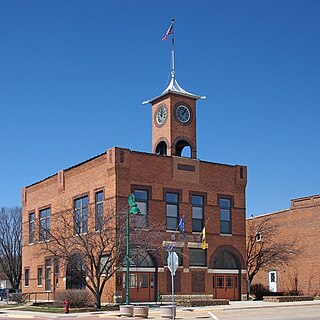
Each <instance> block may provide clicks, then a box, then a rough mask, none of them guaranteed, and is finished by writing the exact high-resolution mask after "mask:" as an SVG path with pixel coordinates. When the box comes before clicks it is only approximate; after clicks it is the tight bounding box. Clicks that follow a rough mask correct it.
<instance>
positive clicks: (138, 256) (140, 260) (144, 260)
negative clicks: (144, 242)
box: [123, 249, 155, 268]
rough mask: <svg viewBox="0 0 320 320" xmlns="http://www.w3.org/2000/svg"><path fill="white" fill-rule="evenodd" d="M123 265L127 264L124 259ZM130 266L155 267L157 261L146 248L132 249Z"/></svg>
mask: <svg viewBox="0 0 320 320" xmlns="http://www.w3.org/2000/svg"><path fill="white" fill-rule="evenodd" d="M123 265H126V261H125V260H124V262H123ZM130 266H131V267H142V268H143V267H145V268H148V267H149V268H150V267H151V268H154V267H155V263H154V260H153V258H152V256H151V255H150V254H149V253H148V252H146V251H145V250H139V249H131V252H130Z"/></svg>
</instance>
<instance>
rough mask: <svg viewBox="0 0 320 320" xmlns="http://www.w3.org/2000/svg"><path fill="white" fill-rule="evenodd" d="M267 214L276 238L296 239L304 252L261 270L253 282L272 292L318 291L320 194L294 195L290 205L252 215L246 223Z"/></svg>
mask: <svg viewBox="0 0 320 320" xmlns="http://www.w3.org/2000/svg"><path fill="white" fill-rule="evenodd" d="M266 218H268V223H271V224H274V225H276V226H277V232H276V237H275V240H274V241H277V242H278V241H280V242H281V241H286V240H290V241H291V240H293V241H296V245H297V247H299V248H302V252H301V253H300V254H299V255H297V256H295V258H294V259H293V260H291V262H290V265H288V266H283V267H279V268H274V267H270V268H268V269H267V270H261V271H259V272H258V273H257V275H256V276H255V278H254V280H253V283H262V284H263V285H265V286H266V287H268V288H269V290H270V291H273V292H285V293H288V292H290V291H292V292H294V291H298V292H300V293H302V294H305V295H319V294H320V253H319V246H320V195H314V196H309V197H304V198H298V199H292V200H291V205H290V208H289V209H286V210H281V211H277V212H271V213H267V214H264V215H261V216H258V217H254V218H249V219H247V226H248V225H249V223H254V224H255V225H258V224H259V223H260V222H261V221H262V220H263V219H266ZM247 232H248V231H247ZM259 241H264V236H263V234H261V235H259Z"/></svg>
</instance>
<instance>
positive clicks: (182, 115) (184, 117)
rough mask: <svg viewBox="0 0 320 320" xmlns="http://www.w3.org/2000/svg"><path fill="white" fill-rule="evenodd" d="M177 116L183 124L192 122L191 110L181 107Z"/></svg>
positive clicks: (177, 111) (177, 110) (178, 108)
mask: <svg viewBox="0 0 320 320" xmlns="http://www.w3.org/2000/svg"><path fill="white" fill-rule="evenodd" d="M176 116H177V118H178V120H179V121H180V122H182V123H187V122H188V121H189V120H190V110H189V108H188V107H186V106H183V105H181V106H179V107H177V109H176Z"/></svg>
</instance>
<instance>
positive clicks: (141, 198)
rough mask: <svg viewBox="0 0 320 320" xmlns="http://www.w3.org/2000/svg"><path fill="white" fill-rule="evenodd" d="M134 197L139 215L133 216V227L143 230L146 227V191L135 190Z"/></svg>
mask: <svg viewBox="0 0 320 320" xmlns="http://www.w3.org/2000/svg"><path fill="white" fill-rule="evenodd" d="M134 195H135V197H136V203H137V206H138V208H139V209H140V214H139V215H136V216H135V220H134V221H135V223H134V227H135V228H139V229H144V228H146V227H147V226H148V191H147V190H141V189H135V190H134Z"/></svg>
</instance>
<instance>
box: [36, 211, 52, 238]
mask: <svg viewBox="0 0 320 320" xmlns="http://www.w3.org/2000/svg"><path fill="white" fill-rule="evenodd" d="M39 219H40V226H39V240H40V241H46V240H50V208H47V209H44V210H40V213H39Z"/></svg>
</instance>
